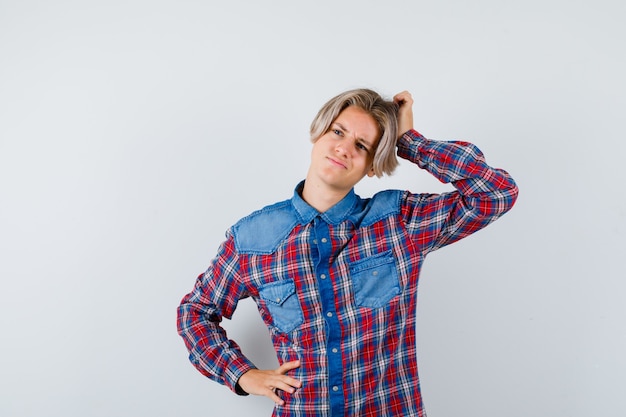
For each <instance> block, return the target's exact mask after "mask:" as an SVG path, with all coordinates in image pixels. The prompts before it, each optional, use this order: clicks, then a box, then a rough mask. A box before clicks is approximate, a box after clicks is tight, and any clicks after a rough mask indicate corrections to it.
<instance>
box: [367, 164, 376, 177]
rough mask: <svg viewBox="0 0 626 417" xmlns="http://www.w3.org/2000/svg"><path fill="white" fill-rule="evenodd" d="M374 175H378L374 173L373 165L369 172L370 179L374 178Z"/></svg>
mask: <svg viewBox="0 0 626 417" xmlns="http://www.w3.org/2000/svg"><path fill="white" fill-rule="evenodd" d="M374 175H376V173H375V172H374V165H372V167H371V168H370V170H369V171H367V176H368V177H370V178H371V177H373V176H374Z"/></svg>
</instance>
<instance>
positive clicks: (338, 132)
mask: <svg viewBox="0 0 626 417" xmlns="http://www.w3.org/2000/svg"><path fill="white" fill-rule="evenodd" d="M332 132H333V133H334V134H335V135H337V136H343V132H342V131H341V130H339V129H333V130H332Z"/></svg>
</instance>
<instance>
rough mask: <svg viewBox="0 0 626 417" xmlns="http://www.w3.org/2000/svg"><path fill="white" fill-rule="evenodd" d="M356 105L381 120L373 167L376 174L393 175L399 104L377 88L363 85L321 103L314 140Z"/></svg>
mask: <svg viewBox="0 0 626 417" xmlns="http://www.w3.org/2000/svg"><path fill="white" fill-rule="evenodd" d="M350 106H355V107H358V108H360V109H362V110H364V111H366V112H367V113H368V114H370V115H371V116H372V117H373V118H374V120H375V121H376V123H377V124H378V130H379V132H380V135H381V136H380V140H379V141H378V146H377V147H376V151H375V153H374V161H373V168H374V174H375V175H376V176H377V177H382V176H383V174H387V175H391V174H392V173H393V171H394V170H395V169H396V167H397V166H398V159H397V157H396V141H397V138H398V105H397V104H396V103H394V102H393V101H387V100H384V99H383V98H382V97H381V96H380V95H379V94H378V93H377V92H375V91H372V90H369V89H365V88H360V89H356V90H349V91H346V92H344V93H341V94H339V95H337V96H335V97H333V98H331V99H330V100H329V101H328V102H327V103H326V104H324V105H323V106H322V108H321V109H320V111H319V112H318V113H317V116H315V119H313V122H312V123H311V142H313V143H315V142H316V141H317V140H318V139H319V138H320V137H321V136H322V135H324V134H325V133H326V132H328V130H329V129H330V125H331V124H332V123H333V122H334V121H335V119H336V118H337V116H339V114H340V113H341V112H342V111H343V110H345V109H346V108H347V107H350Z"/></svg>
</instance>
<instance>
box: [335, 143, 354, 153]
mask: <svg viewBox="0 0 626 417" xmlns="http://www.w3.org/2000/svg"><path fill="white" fill-rule="evenodd" d="M335 151H336V152H337V153H338V154H339V155H342V156H346V157H349V156H351V155H352V152H353V151H354V145H352V144H351V143H348V141H347V140H342V141H340V142H339V143H337V146H336V147H335Z"/></svg>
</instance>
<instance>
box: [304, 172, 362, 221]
mask: <svg viewBox="0 0 626 417" xmlns="http://www.w3.org/2000/svg"><path fill="white" fill-rule="evenodd" d="M349 192H350V190H348V191H345V190H337V189H333V188H330V187H325V186H323V185H321V184H316V183H315V182H314V181H310V180H309V179H308V178H307V179H306V180H305V181H304V188H303V189H302V199H303V200H304V201H306V202H307V203H308V204H309V205H310V206H311V207H313V208H314V209H316V210H317V211H319V212H320V213H324V212H325V211H327V210H328V209H329V208H331V207H332V206H334V205H335V204H337V203H338V202H340V201H341V200H342V199H343V198H344V197H345V196H346V195H348V193H349Z"/></svg>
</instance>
